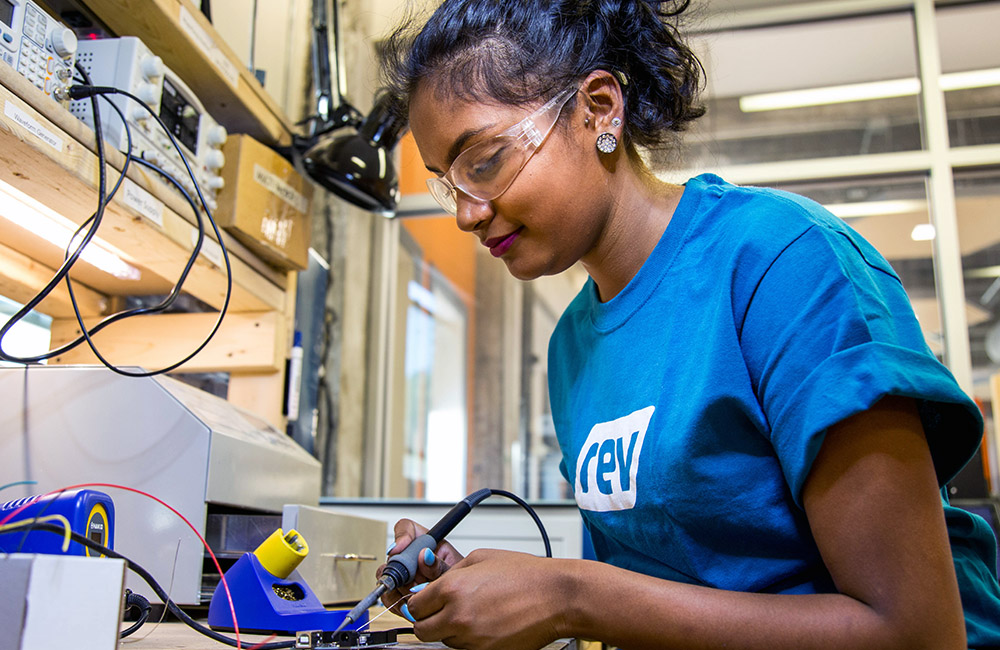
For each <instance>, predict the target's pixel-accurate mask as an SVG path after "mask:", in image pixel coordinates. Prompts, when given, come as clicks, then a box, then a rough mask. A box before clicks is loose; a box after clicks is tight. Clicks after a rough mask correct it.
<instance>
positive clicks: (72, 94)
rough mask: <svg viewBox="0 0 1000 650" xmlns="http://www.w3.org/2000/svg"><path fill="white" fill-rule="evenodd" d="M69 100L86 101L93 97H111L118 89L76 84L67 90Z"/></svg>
mask: <svg viewBox="0 0 1000 650" xmlns="http://www.w3.org/2000/svg"><path fill="white" fill-rule="evenodd" d="M67 92H68V94H69V98H70V99H86V98H87V97H93V96H94V95H113V94H115V93H117V92H118V89H117V88H115V87H113V86H82V85H80V84H77V85H75V86H70V87H69V89H68V91H67Z"/></svg>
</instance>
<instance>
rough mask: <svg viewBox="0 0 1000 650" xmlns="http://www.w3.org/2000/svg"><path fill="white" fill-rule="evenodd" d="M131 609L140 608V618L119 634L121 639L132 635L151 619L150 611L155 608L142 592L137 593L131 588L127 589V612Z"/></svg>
mask: <svg viewBox="0 0 1000 650" xmlns="http://www.w3.org/2000/svg"><path fill="white" fill-rule="evenodd" d="M131 609H138V610H139V618H138V620H136V622H135V624H133V625H132V626H131V627H129V628H128V629H126V630H122V632H121V633H120V634H119V635H118V638H119V639H124V638H125V637H127V636H130V635H132V634H133V633H135V632H136V630H138V629H139V628H140V627H142V626H143V625H145V624H146V621H147V620H148V619H149V612H150V610H152V609H153V606H152V605H150V604H149V601H148V600H147V599H146V597H145V596H143V595H142V594H137V593H135V592H134V591H132V590H131V589H126V590H125V611H126V612H127V611H129V610H131Z"/></svg>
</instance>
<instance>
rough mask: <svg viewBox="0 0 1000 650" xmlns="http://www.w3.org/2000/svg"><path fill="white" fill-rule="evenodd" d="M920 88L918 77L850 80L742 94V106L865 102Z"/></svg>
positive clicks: (757, 108)
mask: <svg viewBox="0 0 1000 650" xmlns="http://www.w3.org/2000/svg"><path fill="white" fill-rule="evenodd" d="M919 92H920V81H918V80H917V79H892V80H889V81H872V82H870V83H861V84H848V85H844V86H825V87H822V88H803V89H802V90H787V91H784V92H777V93H761V94H759V95H747V96H745V97H740V110H741V111H743V112H744V113H757V112H760V111H776V110H780V109H785V108H802V107H804V106H825V105H827V104H843V103H847V102H863V101H867V100H870V99H884V98H888V97H907V96H909V95H916V94H917V93H919Z"/></svg>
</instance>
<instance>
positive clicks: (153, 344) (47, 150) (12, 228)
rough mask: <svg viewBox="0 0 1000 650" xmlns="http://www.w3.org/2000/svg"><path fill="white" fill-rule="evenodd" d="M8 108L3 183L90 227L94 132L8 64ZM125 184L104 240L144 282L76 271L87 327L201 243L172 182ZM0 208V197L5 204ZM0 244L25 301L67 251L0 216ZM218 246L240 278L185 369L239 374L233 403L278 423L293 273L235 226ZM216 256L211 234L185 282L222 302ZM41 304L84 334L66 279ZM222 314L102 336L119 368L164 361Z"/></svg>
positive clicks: (2, 112) (72, 331)
mask: <svg viewBox="0 0 1000 650" xmlns="http://www.w3.org/2000/svg"><path fill="white" fill-rule="evenodd" d="M150 4H152V2H150ZM0 107H2V109H0V180H2V181H3V182H4V183H6V184H7V185H8V186H9V187H10V188H12V189H11V190H6V189H5V190H4V191H5V192H8V191H9V192H11V193H16V192H20V193H23V194H24V195H27V197H28V200H30V201H36V202H37V203H39V204H41V205H42V206H44V208H46V209H48V210H51V211H52V212H55V213H57V214H58V215H60V216H62V217H64V218H65V219H67V220H69V221H70V222H72V223H74V224H81V223H83V222H84V221H85V220H87V219H88V218H89V217H90V216H91V214H92V213H93V211H94V209H95V208H96V205H97V191H96V190H97V187H98V178H99V174H98V170H99V167H98V159H97V156H96V154H95V153H94V152H95V150H96V139H95V137H94V134H93V132H92V131H91V130H90V128H89V127H87V126H86V125H84V124H83V123H82V122H80V121H79V120H77V119H76V118H75V117H74V116H73V115H71V114H70V113H69V112H68V111H67V110H66V109H65V108H64V107H63V106H62V105H60V104H59V103H57V102H55V101H54V100H52V99H51V98H49V97H48V96H47V95H45V94H43V93H42V92H41V91H39V90H38V89H37V88H35V87H34V86H33V85H31V84H30V83H29V82H27V81H26V80H25V79H24V78H22V77H21V76H20V75H19V74H18V73H17V72H15V71H14V70H13V69H11V68H10V67H9V66H6V65H3V64H0ZM105 149H106V158H107V162H108V171H107V175H108V188H109V189H110V187H111V185H113V184H114V182H115V180H116V179H117V177H118V175H119V170H121V168H122V167H123V165H124V162H125V156H124V155H122V154H121V153H120V152H118V151H117V150H114V149H113V148H112V147H106V148H105ZM125 183H126V184H127V185H128V187H129V189H130V190H131V192H132V193H131V194H127V193H126V192H125V191H123V190H124V189H125V188H124V187H123V189H122V190H120V191H119V193H118V194H117V195H116V196H115V198H114V200H113V201H112V202H111V203H110V204H109V205H108V207H107V208H106V210H105V213H104V220H103V223H102V224H101V227H100V230H99V231H98V234H97V237H98V238H100V239H101V240H103V241H105V242H107V243H108V244H110V245H111V246H114V247H115V248H117V249H118V250H120V251H122V253H123V257H124V258H127V259H126V261H127V262H129V264H131V265H132V266H134V267H135V268H136V269H138V270H139V272H140V274H141V278H140V279H139V280H137V281H134V280H123V279H120V278H115V277H113V276H112V275H110V274H108V273H105V272H102V271H99V270H97V269H95V268H93V267H91V268H89V269H88V268H87V265H85V264H78V266H77V267H74V273H73V277H74V283H73V288H74V293H75V295H76V297H77V301H78V303H79V304H80V308H81V312H82V313H83V314H84V316H85V318H87V319H88V321H90V322H96V321H97V320H100V317H102V316H104V315H106V314H108V313H110V312H111V311H112V310H113V309H114V310H116V309H117V304H116V303H120V300H117V299H116V297H118V296H129V295H149V294H160V293H166V291H168V290H169V288H170V287H171V286H173V284H174V282H175V281H176V278H177V277H178V275H179V274H180V272H181V271H182V269H183V267H184V265H185V263H186V262H187V260H188V258H189V257H190V254H191V252H192V251H193V249H194V242H195V239H196V236H197V232H198V231H197V228H196V226H195V223H196V216H195V214H194V213H193V211H192V209H191V207H190V206H189V205H188V203H187V202H186V201H185V200H183V198H182V197H181V196H180V195H179V194H178V193H176V192H175V191H174V190H173V188H171V187H168V186H167V185H166V184H165V183H164V182H162V181H161V180H159V177H158V176H157V175H155V174H153V173H152V172H149V171H147V170H146V169H145V168H143V167H140V166H139V165H137V164H133V165H131V166H130V168H129V171H128V174H127V180H126V181H125ZM136 192H138V193H140V194H141V195H142V196H144V199H145V205H144V206H140V205H139V204H138V203H137V202H135V201H134V200H130V198H129V197H130V196H131V197H133V198H134V197H135V196H136V194H135V193H136ZM143 193H145V194H143ZM3 204H4V201H0V209H3ZM150 206H153V207H154V208H155V209H150ZM206 227H207V229H208V230H210V227H208V226H207V224H206ZM0 242H2V244H0V293H3V294H4V295H7V296H9V297H10V298H13V299H15V300H19V301H21V302H26V301H27V300H29V299H30V298H31V297H32V296H34V295H35V294H36V293H37V291H38V290H39V289H40V288H41V287H42V286H44V284H45V283H47V282H48V281H49V279H50V278H51V277H52V275H53V273H54V269H55V268H57V267H58V266H59V265H60V264H61V263H62V261H63V254H64V253H63V251H62V250H60V249H59V248H58V247H57V246H55V245H53V244H51V243H49V242H47V241H46V240H44V239H42V238H41V237H40V236H39V235H38V234H37V233H34V232H32V231H28V230H25V229H23V228H21V227H19V226H16V225H14V224H12V223H11V222H10V221H9V220H7V219H0ZM222 242H223V244H224V245H225V246H226V249H227V251H228V252H229V258H230V261H231V265H232V273H233V276H232V277H233V285H232V295H231V299H230V303H229V312H228V313H227V315H226V318H225V319H224V320H223V323H222V327H221V328H220V330H219V332H218V333H217V334H216V336H215V338H214V339H213V340H212V342H211V343H210V344H209V345H208V346H206V348H205V349H204V350H202V351H201V352H200V353H199V354H198V355H197V356H196V357H195V358H194V359H193V360H192V361H191V362H189V363H188V364H185V365H184V366H183V367H181V368H180V369H179V370H180V371H183V372H203V371H226V372H229V373H231V376H230V395H231V397H230V401H232V402H234V403H236V404H238V405H240V406H243V407H245V408H248V409H250V410H251V411H253V412H255V413H257V414H259V415H261V416H262V417H265V418H266V419H268V420H269V421H271V422H272V423H273V424H275V425H277V426H279V427H281V426H283V424H284V423H283V419H282V414H281V400H282V388H283V382H284V366H285V358H286V356H287V354H288V350H289V348H290V345H291V328H292V324H293V317H294V304H295V299H294V297H295V284H296V283H295V279H296V275H295V274H294V273H285V272H281V271H278V270H276V269H274V268H273V267H271V266H269V265H267V264H266V263H264V262H263V261H262V260H261V259H260V258H258V257H257V256H256V255H254V254H253V253H252V252H251V251H250V250H249V249H247V248H246V247H245V246H243V245H242V244H240V243H239V242H238V241H236V240H235V239H233V238H232V237H231V236H229V235H228V233H223V238H222ZM220 253H221V249H220V248H219V245H218V243H217V239H216V238H215V236H214V234H209V233H208V232H206V241H205V244H204V245H203V248H202V253H201V255H200V256H199V257H198V259H197V261H196V262H195V264H194V266H193V268H192V270H191V273H190V275H189V276H188V278H187V281H186V283H185V285H184V292H185V293H188V294H190V295H192V296H194V297H196V298H198V299H199V300H201V301H203V302H205V303H207V304H208V305H210V306H212V307H213V308H216V309H218V308H220V307H221V306H222V304H223V301H224V297H225V293H226V273H225V269H224V267H223V266H222V261H221V257H220ZM77 269H79V272H78V271H77ZM37 311H39V312H41V313H44V314H48V315H50V316H52V317H53V324H52V335H53V345H54V346H56V345H59V344H60V343H61V342H64V341H67V340H70V339H72V338H75V337H76V336H77V335H78V333H79V330H78V325H77V323H76V319H75V316H74V315H73V311H72V306H71V304H70V301H69V296H68V293H67V292H66V289H65V287H64V286H60V287H59V288H58V289H57V290H56V291H54V292H53V293H52V294H50V296H49V297H47V298H46V299H45V300H44V301H43V302H42V303H41V304H40V305H39V307H38V309H37ZM216 317H217V314H216V313H204V314H162V315H156V316H149V317H141V318H135V319H127V320H125V321H122V322H121V323H116V324H115V325H113V326H111V327H109V328H107V330H106V331H103V332H101V333H99V334H98V335H97V336H96V337H95V341H96V342H97V343H98V345H99V347H100V349H101V350H102V353H106V355H105V356H106V357H107V358H108V359H109V360H110V361H111V362H112V363H115V364H118V365H141V366H144V367H146V368H149V369H154V368H161V367H165V366H167V365H169V364H171V363H174V362H176V361H177V360H178V359H180V358H183V357H184V356H186V354H187V353H189V352H190V351H192V350H193V349H194V348H195V347H197V345H198V344H199V343H200V342H201V341H202V339H203V338H204V336H205V335H207V333H208V332H209V331H210V330H211V327H212V325H213V324H214V322H215V319H216ZM55 361H56V362H57V363H94V362H96V359H95V358H94V357H93V356H92V355H91V353H90V351H89V349H87V348H86V346H81V347H80V348H77V349H76V350H73V351H72V352H70V353H67V354H65V355H63V356H62V357H60V358H58V359H56V360H55Z"/></svg>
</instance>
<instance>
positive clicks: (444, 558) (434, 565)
mask: <svg viewBox="0 0 1000 650" xmlns="http://www.w3.org/2000/svg"><path fill="white" fill-rule="evenodd" d="M426 532H427V529H426V528H424V527H423V526H421V525H420V524H418V523H416V522H415V521H412V520H410V519H400V520H399V521H397V522H396V525H395V526H394V527H393V534H394V537H395V541H394V542H393V544H392V545H391V546H389V550H388V552H387V555H388V556H389V559H391V558H392V556H393V555H396V554H397V553H402V552H403V550H404V549H405V548H406V547H407V546H409V544H410V542H412V541H413V540H415V539H416V538H418V537H420V536H421V535H423V534H424V533H426ZM464 557H465V556H463V555H462V554H461V553H459V552H458V551H456V550H455V547H454V546H452V545H451V544H449V543H448V542H447V541H444V542H441V543H440V544H438V547H437V548H436V549H434V551H433V552H432V551H431V550H430V549H425V550H424V552H423V553H421V554H420V556H419V557H418V558H417V575H416V577H415V578H414V580H413V581H412V582H410V583H409V584H406V585H400V586H399V587H398V588H396V589H395V590H393V591H387V592H385V593H384V594H382V604H383V605H385V606H386V607H389V608H391V609H392V611H393V612H394V613H396V614H397V615H399V616H403V614H402V612H401V610H400V607H401V606H402V605H403V604H404V603H401V602H400V600H401V599H402V598H404V597H406V596H409V595H410V588H411V587H413V586H414V585H418V584H421V583H425V582H430V581H431V580H436V579H437V578H438V577H439V576H440V575H441V574H442V573H444V572H445V571H447V570H448V569H449V568H451V567H452V566H454V565H455V564H457V563H458V562H461V561H462V560H463V559H464ZM384 568H385V565H384V564H383V565H382V566H380V567H379V568H378V571H376V576H377V577H381V575H382V570H383V569H384ZM404 618H406V617H405V616H404Z"/></svg>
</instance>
